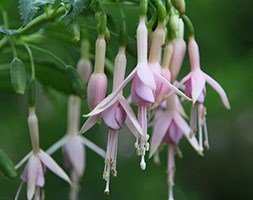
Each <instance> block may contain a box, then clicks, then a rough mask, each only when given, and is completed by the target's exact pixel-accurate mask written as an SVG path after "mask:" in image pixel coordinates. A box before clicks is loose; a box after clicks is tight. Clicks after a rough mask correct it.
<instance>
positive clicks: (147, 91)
mask: <svg viewBox="0 0 253 200" xmlns="http://www.w3.org/2000/svg"><path fill="white" fill-rule="evenodd" d="M132 91H133V92H134V93H135V94H137V96H138V97H139V98H140V100H139V101H146V103H153V102H154V101H155V98H154V94H153V91H152V89H151V88H150V87H148V86H147V85H145V84H143V82H141V80H140V79H139V77H135V78H134V79H133V83H132ZM132 91H131V93H132ZM134 93H133V94H134ZM138 97H135V96H134V95H133V96H132V100H133V102H134V103H135V102H136V98H138ZM136 103H137V102H136Z"/></svg>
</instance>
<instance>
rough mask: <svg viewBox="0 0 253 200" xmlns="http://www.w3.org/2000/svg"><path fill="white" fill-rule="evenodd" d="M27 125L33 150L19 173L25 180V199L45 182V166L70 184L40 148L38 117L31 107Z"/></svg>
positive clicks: (31, 196) (66, 176) (67, 178)
mask: <svg viewBox="0 0 253 200" xmlns="http://www.w3.org/2000/svg"><path fill="white" fill-rule="evenodd" d="M28 126H29V132H30V136H31V141H32V147H33V151H32V154H31V155H30V157H29V160H28V163H27V165H26V167H25V169H24V171H23V173H22V175H21V179H22V181H23V182H27V199H28V200H31V199H32V198H33V196H34V194H35V191H36V190H39V188H42V187H43V186H44V184H45V179H44V174H45V170H46V167H47V168H49V169H50V170H51V171H52V172H54V173H55V174H56V175H57V176H59V177H60V178H62V179H63V180H65V181H67V182H68V183H70V184H71V181H70V179H69V177H68V175H67V174H66V173H65V172H64V171H63V170H62V169H61V168H60V167H59V166H58V165H57V163H56V162H55V161H54V160H53V159H52V158H51V157H50V156H49V155H48V154H47V153H45V152H44V151H43V150H41V149H40V147H39V129H38V119H37V116H36V113H35V108H33V107H32V108H29V117H28Z"/></svg>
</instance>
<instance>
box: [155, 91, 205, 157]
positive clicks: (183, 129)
mask: <svg viewBox="0 0 253 200" xmlns="http://www.w3.org/2000/svg"><path fill="white" fill-rule="evenodd" d="M181 112H182V106H181V104H180V101H179V100H178V97H177V96H176V95H175V94H173V95H171V96H170V97H169V98H168V100H167V109H166V110H165V111H164V112H163V113H160V116H159V119H157V121H156V123H155V124H154V127H153V135H152V139H151V148H150V157H151V156H152V155H153V154H154V153H155V152H156V151H157V149H158V147H159V146H160V145H161V144H162V142H166V143H172V144H175V145H177V144H178V143H179V141H180V139H181V138H182V136H183V135H185V137H186V138H187V140H188V141H189V142H190V144H191V145H192V147H193V148H194V149H195V150H196V151H197V152H198V153H200V154H201V153H202V152H201V149H200V147H199V144H198V142H197V140H196V138H195V137H191V136H190V133H191V128H190V127H189V126H188V124H187V123H186V121H185V120H184V118H183V117H182V114H181Z"/></svg>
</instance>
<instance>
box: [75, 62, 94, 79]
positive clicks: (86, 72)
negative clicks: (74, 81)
mask: <svg viewBox="0 0 253 200" xmlns="http://www.w3.org/2000/svg"><path fill="white" fill-rule="evenodd" d="M77 70H78V72H79V74H80V75H81V77H82V79H83V82H84V83H85V84H86V83H87V82H88V80H89V78H90V75H91V70H92V67H91V62H90V61H89V60H86V59H83V58H81V59H80V60H79V61H78V63H77Z"/></svg>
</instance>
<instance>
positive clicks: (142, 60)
mask: <svg viewBox="0 0 253 200" xmlns="http://www.w3.org/2000/svg"><path fill="white" fill-rule="evenodd" d="M150 4H153V6H152V8H149V6H148V5H149V4H148V1H147V0H141V1H140V16H139V22H138V26H137V30H136V43H137V58H136V60H137V64H136V67H135V68H134V69H133V70H132V72H131V73H130V74H129V75H128V76H126V77H125V71H126V67H127V56H126V52H127V48H126V47H127V41H128V33H127V24H126V20H125V18H124V17H123V19H122V20H121V23H120V28H119V29H120V33H119V48H118V53H117V55H116V57H115V61H114V72H113V88H112V92H111V93H110V94H109V95H107V96H106V92H107V85H108V78H107V75H106V73H105V72H104V71H105V70H104V67H105V60H106V45H107V32H108V28H107V17H106V14H105V13H103V12H97V13H96V20H97V25H98V26H97V30H98V37H97V39H96V44H95V64H94V70H93V72H92V67H91V62H90V60H89V45H90V44H89V40H88V39H87V38H85V37H84V39H83V41H82V47H81V59H80V60H79V62H78V64H77V71H78V72H79V75H81V77H82V80H81V81H80V80H77V81H76V82H74V83H73V88H74V89H76V91H75V92H76V94H78V93H79V94H80V93H82V92H83V90H82V87H81V89H80V88H79V86H80V85H83V84H86V83H87V103H88V107H89V109H90V112H89V113H88V114H85V115H84V116H85V117H87V120H86V121H85V123H84V124H83V126H82V127H81V129H79V123H80V112H81V99H80V98H79V97H78V96H76V95H71V96H70V97H69V103H68V129H67V133H66V135H65V136H63V137H62V138H61V139H60V140H59V141H58V142H56V143H55V144H54V145H53V146H51V147H50V148H49V149H48V150H47V151H46V152H44V151H43V150H41V149H40V146H39V129H38V119H37V115H36V113H35V100H33V101H32V104H31V105H30V106H29V117H28V126H29V132H30V136H31V141H32V152H31V153H30V154H28V155H27V156H26V157H25V158H24V159H23V160H22V161H21V162H20V163H19V164H18V165H17V166H16V168H18V167H20V166H21V165H22V164H23V163H24V162H25V161H26V160H28V163H27V165H26V167H25V169H24V171H23V174H22V175H21V179H22V182H27V198H28V199H29V200H31V199H33V198H34V199H44V193H43V191H42V190H41V188H42V187H43V186H44V184H45V179H44V176H45V172H46V167H47V168H49V169H50V170H51V171H53V172H54V173H55V174H56V175H58V176H59V177H61V178H62V179H64V180H65V181H67V182H69V183H70V184H71V190H70V199H72V200H75V199H77V198H78V191H79V181H80V179H81V177H82V175H83V173H84V170H85V164H86V161H85V146H87V147H89V148H90V149H92V150H93V151H95V152H96V153H97V154H98V155H100V156H101V157H103V158H104V159H105V160H104V171H103V179H104V180H105V182H106V186H105V190H104V193H105V194H106V195H109V192H110V190H109V188H110V184H109V183H110V177H111V176H110V174H112V175H113V176H114V177H116V176H117V150H118V134H119V132H120V130H121V128H122V126H123V125H124V124H126V126H127V127H128V129H129V130H130V133H131V134H132V136H133V137H134V138H135V141H136V142H135V143H134V144H133V146H134V147H135V149H136V153H137V155H138V156H140V167H141V169H142V170H145V169H146V167H147V164H146V158H145V157H146V155H147V153H148V152H149V157H152V156H154V161H155V162H160V160H159V151H160V149H161V148H160V147H161V146H162V145H163V144H167V145H168V166H167V173H168V189H169V197H168V198H169V200H173V199H174V197H173V186H174V176H175V155H177V154H178V155H179V156H180V155H181V151H180V149H179V144H180V141H181V139H182V138H183V136H185V138H186V139H187V140H188V142H189V144H190V145H191V146H192V147H193V149H194V150H195V151H196V152H197V153H198V154H199V155H203V151H204V146H205V147H206V148H207V149H208V148H209V141H208V133H207V123H206V113H207V112H206V110H207V109H206V107H205V104H204V102H205V97H206V92H207V90H206V86H205V85H206V83H208V84H209V85H210V86H211V87H212V88H213V89H214V90H215V91H216V92H217V93H218V94H219V95H220V97H221V100H222V103H223V104H224V106H225V107H226V108H227V109H230V105H229V101H228V98H227V96H226V93H225V91H224V90H223V88H222V87H221V86H220V85H219V84H218V83H217V82H216V81H215V80H214V79H213V78H211V77H210V76H209V75H207V74H206V73H205V72H203V71H202V69H201V65H200V54H199V47H198V44H197V42H196V40H195V35H194V28H193V25H192V23H191V21H190V19H189V18H188V17H187V16H186V15H185V2H184V0H174V1H170V0H166V5H164V4H163V1H160V0H158V1H155V3H153V2H151V3H150ZM149 9H150V10H152V12H151V13H152V14H153V16H152V17H151V19H150V21H149V22H148V18H147V11H148V10H149ZM185 28H186V30H187V33H188V40H185V37H184V32H185ZM186 41H188V45H186ZM187 46H188V54H189V59H190V69H191V70H190V72H189V74H187V75H186V76H185V77H184V78H183V79H182V80H179V79H178V75H179V73H180V71H181V67H182V63H183V61H184V58H185V54H186V50H187ZM27 48H28V46H27ZM33 70H34V69H33ZM66 71H67V72H68V73H69V75H70V77H71V78H72V79H74V78H75V77H78V76H79V75H78V73H77V72H76V71H75V70H73V68H72V67H69V66H68V67H67V69H66ZM32 77H33V79H34V80H32V81H34V87H35V72H34V71H33V76H32ZM130 82H131V92H130V94H128V96H129V98H126V96H124V95H123V89H124V87H125V86H126V85H127V84H129V83H130ZM32 95H33V96H35V92H33V94H32ZM79 96H83V94H81V95H79ZM32 99H35V97H34V98H32ZM183 103H184V104H190V105H191V106H192V108H191V112H190V119H189V120H188V118H187V112H185V110H184V108H183V105H182V104H183ZM132 107H135V108H136V110H137V112H136V113H135V112H134V110H133V108H132ZM101 119H102V120H103V122H104V123H105V125H106V126H107V128H108V140H107V148H106V152H105V151H104V150H102V149H100V148H99V147H98V146H96V145H95V144H94V143H92V142H91V141H89V140H88V139H86V138H85V137H84V136H83V135H81V134H82V133H87V132H88V131H89V129H90V128H92V127H93V126H94V125H95V124H96V123H97V122H98V121H100V120H101ZM150 138H151V139H150ZM60 147H62V148H63V154H64V161H65V166H66V167H67V168H68V169H69V170H70V178H69V177H68V175H67V174H66V173H65V172H64V171H63V170H62V169H61V168H60V167H59V166H58V165H57V164H56V162H55V161H54V160H53V159H52V158H51V157H50V156H49V155H50V154H52V153H54V152H55V151H56V150H57V149H59V148H60ZM19 192H20V190H18V192H17V195H16V197H15V199H18V196H19Z"/></svg>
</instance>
